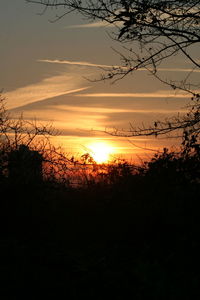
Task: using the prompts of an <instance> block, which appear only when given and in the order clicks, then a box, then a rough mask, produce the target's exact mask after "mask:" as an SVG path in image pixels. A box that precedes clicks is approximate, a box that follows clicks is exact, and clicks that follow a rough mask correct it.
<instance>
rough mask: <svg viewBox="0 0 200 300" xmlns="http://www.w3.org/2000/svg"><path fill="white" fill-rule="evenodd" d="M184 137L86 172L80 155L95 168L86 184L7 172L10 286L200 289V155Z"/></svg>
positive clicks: (1, 250) (0, 215) (53, 293)
mask: <svg viewBox="0 0 200 300" xmlns="http://www.w3.org/2000/svg"><path fill="white" fill-rule="evenodd" d="M186 141H187V142H186V143H184V144H183V145H182V151H181V152H179V153H175V152H170V151H169V150H167V149H164V150H163V153H162V154H157V155H156V156H155V157H153V158H152V159H151V160H150V161H149V162H146V163H145V164H144V166H140V167H136V166H133V165H129V164H128V163H127V162H125V161H119V162H115V163H113V164H110V165H107V166H106V165H102V166H99V165H97V164H94V165H92V164H90V168H94V169H93V173H88V169H87V168H88V167H89V165H88V164H87V163H85V164H84V162H83V161H82V162H81V163H80V164H78V162H76V164H75V165H74V167H75V168H81V167H82V168H83V170H85V171H86V172H87V173H86V177H84V176H83V177H82V185H81V186H80V185H78V186H71V187H70V186H69V185H67V184H64V185H63V181H62V176H61V177H58V176H57V173H53V174H54V176H55V180H53V178H52V177H48V176H47V177H46V178H45V181H43V182H40V184H39V185H38V186H35V185H33V184H18V185H14V184H13V182H12V181H11V180H10V181H9V180H7V181H5V178H4V181H1V182H0V186H1V193H2V195H4V196H3V198H2V199H1V203H0V222H1V224H0V225H1V226H0V230H1V239H0V254H1V257H2V258H3V262H2V264H1V282H2V286H3V288H2V291H3V292H5V293H6V294H7V296H8V298H9V297H10V296H12V298H14V299H18V298H19V297H20V298H23V297H27V293H29V298H30V299H36V298H37V297H38V293H40V295H41V296H43V297H45V298H47V297H48V298H50V299H55V298H62V297H63V296H65V297H69V298H71V299H82V298H83V297H87V298H88V299H94V298H95V299H102V298H105V297H108V296H109V297H115V298H116V299H124V297H127V298H128V297H134V298H135V299H144V298H146V297H149V296H150V295H153V296H154V299H161V298H162V299H174V298H175V299H178V298H180V297H181V298H182V299H188V298H189V297H195V296H197V295H198V294H199V266H198V261H199V246H200V241H199V236H200V235H199V233H200V226H199V211H200V204H199V196H200V182H199V170H200V168H199V162H200V156H199V146H198V144H197V141H195V139H193V140H186ZM19 148H20V145H19ZM5 149H7V150H5ZM4 150H5V152H6V151H8V152H9V153H12V152H10V149H9V148H4ZM26 150H27V148H26ZM13 151H16V149H15V150H13ZM28 151H30V153H29V154H31V153H32V152H31V151H32V150H28ZM47 151H48V149H47ZM43 155H44V157H45V151H44V153H43ZM47 156H48V155H47V154H46V157H47ZM86 158H87V159H88V157H86ZM62 159H63V160H64V163H65V162H66V161H68V160H69V159H68V158H64V157H62ZM59 160H61V156H59ZM74 160H75V159H73V161H74ZM75 161H76V160H75ZM54 162H56V160H54ZM60 163H61V162H60V161H59V165H60ZM71 166H72V165H71ZM38 167H39V168H40V165H39V164H38ZM59 170H61V169H59ZM76 170H77V169H76ZM18 171H19V170H18ZM102 173H103V174H102ZM70 174H71V173H70ZM81 174H82V173H81ZM89 174H90V175H91V176H89ZM52 176H53V175H52ZM8 178H9V177H8ZM59 178H60V180H59ZM84 180H85V181H86V182H85V184H84ZM5 182H6V184H5ZM55 182H56V183H57V184H55ZM11 293H12V295H11Z"/></svg>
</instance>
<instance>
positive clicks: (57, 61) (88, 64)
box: [37, 59, 200, 73]
mask: <svg viewBox="0 0 200 300" xmlns="http://www.w3.org/2000/svg"><path fill="white" fill-rule="evenodd" d="M37 61H38V62H43V63H51V64H66V65H73V66H74V65H76V66H82V67H84V66H85V67H95V68H107V69H113V68H115V69H123V70H128V69H129V67H123V66H117V65H114V66H112V65H104V64H96V63H91V62H88V61H71V60H64V59H63V60H61V59H38V60H37ZM137 71H145V72H148V71H147V70H146V69H145V68H140V69H138V70H137ZM158 71H160V72H185V73H188V72H194V73H199V72H200V70H199V69H191V68H158Z"/></svg>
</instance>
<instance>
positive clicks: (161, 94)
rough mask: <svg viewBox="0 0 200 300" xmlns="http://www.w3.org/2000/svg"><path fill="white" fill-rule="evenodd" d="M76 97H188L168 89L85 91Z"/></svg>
mask: <svg viewBox="0 0 200 300" xmlns="http://www.w3.org/2000/svg"><path fill="white" fill-rule="evenodd" d="M76 96H77V97H95V98H96V97H97V98H106V97H112V98H168V97H171V98H188V97H189V96H188V94H172V93H171V92H170V91H156V92H155V93H85V94H82V93H81V94H78V95H76Z"/></svg>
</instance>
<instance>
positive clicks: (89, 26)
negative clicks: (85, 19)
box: [65, 21, 114, 29]
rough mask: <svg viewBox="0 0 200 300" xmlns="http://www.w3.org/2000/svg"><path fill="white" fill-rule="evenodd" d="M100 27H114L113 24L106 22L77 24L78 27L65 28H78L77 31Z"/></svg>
mask: <svg viewBox="0 0 200 300" xmlns="http://www.w3.org/2000/svg"><path fill="white" fill-rule="evenodd" d="M99 27H114V25H113V24H109V23H107V22H105V21H98V22H93V23H87V24H76V25H69V26H66V27H65V28H72V29H73V28H75V29H76V28H77V29H84V28H85V29H87V28H99Z"/></svg>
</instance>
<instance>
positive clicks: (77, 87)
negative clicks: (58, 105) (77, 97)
mask: <svg viewBox="0 0 200 300" xmlns="http://www.w3.org/2000/svg"><path fill="white" fill-rule="evenodd" d="M87 88H89V87H83V79H80V78H77V77H76V76H75V75H70V76H69V75H63V74H61V75H57V76H52V77H49V78H45V79H43V80H41V81H40V82H38V83H35V84H30V85H27V86H24V87H21V88H18V89H16V90H13V91H10V92H7V93H5V97H6V99H7V108H8V109H14V108H17V107H21V106H24V105H27V104H30V103H34V102H37V101H41V100H45V99H48V98H52V97H57V96H60V95H65V94H72V93H77V92H80V91H83V90H85V89H87Z"/></svg>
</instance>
